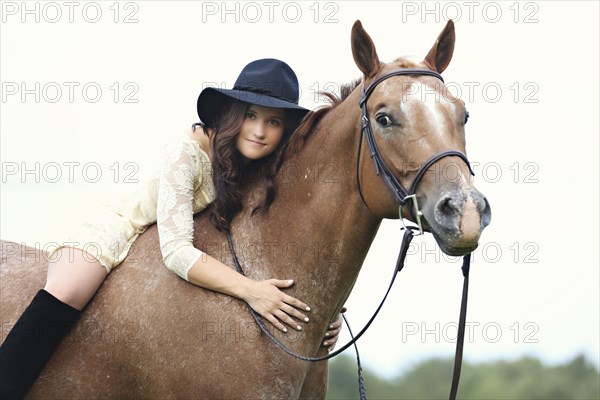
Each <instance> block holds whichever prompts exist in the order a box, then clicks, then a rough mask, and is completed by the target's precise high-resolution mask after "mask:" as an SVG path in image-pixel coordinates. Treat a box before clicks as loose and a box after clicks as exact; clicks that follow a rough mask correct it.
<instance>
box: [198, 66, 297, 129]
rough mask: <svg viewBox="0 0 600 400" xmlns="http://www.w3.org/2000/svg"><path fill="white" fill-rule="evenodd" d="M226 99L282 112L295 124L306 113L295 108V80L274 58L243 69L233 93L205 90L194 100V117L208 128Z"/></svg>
mask: <svg viewBox="0 0 600 400" xmlns="http://www.w3.org/2000/svg"><path fill="white" fill-rule="evenodd" d="M229 99H236V100H240V101H243V102H246V103H251V104H257V105H260V106H264V107H273V108H283V109H285V110H287V111H288V112H291V113H293V115H294V116H295V117H297V118H294V119H297V121H298V122H299V121H300V120H301V119H302V117H304V115H305V114H306V113H307V112H308V111H309V110H307V109H306V108H304V107H301V106H299V105H298V101H299V99H300V87H299V85H298V78H297V77H296V74H295V73H294V71H293V70H292V68H290V66H289V65H287V64H286V63H284V62H283V61H281V60H277V59H274V58H264V59H260V60H256V61H252V62H251V63H250V64H248V65H246V66H245V67H244V69H243V70H242V72H241V73H240V75H239V76H238V78H237V80H236V81H235V85H234V86H233V89H219V88H214V87H207V88H205V89H204V90H202V92H201V93H200V96H198V105H197V107H198V116H199V117H200V120H201V121H202V122H203V123H204V124H205V125H207V126H208V127H211V126H213V124H214V119H215V118H218V117H219V116H220V115H221V112H222V109H223V107H224V106H225V105H227V104H228V100H229Z"/></svg>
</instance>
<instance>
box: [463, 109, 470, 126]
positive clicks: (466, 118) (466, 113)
mask: <svg viewBox="0 0 600 400" xmlns="http://www.w3.org/2000/svg"><path fill="white" fill-rule="evenodd" d="M467 121H469V112H468V111H465V121H464V122H463V125H466V124H467Z"/></svg>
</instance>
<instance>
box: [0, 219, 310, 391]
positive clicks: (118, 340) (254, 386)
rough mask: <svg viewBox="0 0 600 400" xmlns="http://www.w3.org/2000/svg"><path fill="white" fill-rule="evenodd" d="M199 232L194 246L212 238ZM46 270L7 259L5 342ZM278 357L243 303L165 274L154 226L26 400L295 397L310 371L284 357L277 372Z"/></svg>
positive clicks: (43, 262)
mask: <svg viewBox="0 0 600 400" xmlns="http://www.w3.org/2000/svg"><path fill="white" fill-rule="evenodd" d="M202 225H204V226H206V224H202ZM197 227H198V224H197V225H196V229H197ZM204 230H205V231H204V232H202V233H203V235H202V234H201V235H199V236H200V237H203V236H205V237H207V238H213V239H214V238H215V237H216V236H214V232H212V233H211V232H210V229H208V230H206V228H205V229H204ZM215 240H216V241H219V240H220V239H215ZM5 243H7V244H10V242H5ZM19 249H20V250H28V251H30V249H23V248H21V247H19ZM46 270H47V260H45V259H44V257H38V259H37V261H36V260H35V259H26V260H22V259H19V258H15V256H14V255H11V256H9V257H6V259H3V263H2V267H1V271H0V274H1V275H0V277H1V278H2V279H1V281H0V284H1V288H2V311H1V317H2V319H1V321H2V323H3V327H4V326H5V324H6V325H7V327H8V329H6V332H4V330H3V334H4V336H5V335H6V333H8V330H9V329H10V326H12V324H14V322H15V321H16V319H17V318H18V316H19V315H20V314H21V312H22V311H23V310H24V309H25V307H26V306H27V304H28V303H29V301H30V300H31V298H32V297H33V296H34V295H35V292H36V291H37V290H39V289H40V288H42V287H43V285H44V282H45V277H46ZM269 350H272V351H269ZM283 357H288V356H285V355H283V356H282V354H281V352H280V351H279V350H278V349H275V348H274V347H272V344H270V343H267V341H266V340H265V338H264V336H263V335H261V334H260V333H259V331H258V329H257V327H256V326H255V324H254V321H253V320H252V318H251V317H250V314H249V312H248V310H247V307H246V305H245V303H243V302H242V301H240V300H237V299H234V298H232V297H229V296H224V295H221V294H217V293H215V292H212V291H208V290H199V289H198V288H197V287H195V286H194V285H191V284H189V283H188V282H186V281H184V280H182V279H181V278H179V277H177V276H176V275H175V274H173V273H172V272H171V271H169V270H167V268H165V266H164V264H163V261H162V256H161V253H160V247H159V245H158V233H157V229H156V225H154V226H151V227H150V228H149V229H148V230H147V231H146V232H145V233H144V234H142V235H140V237H139V238H138V239H137V240H136V242H135V244H134V247H133V248H132V250H131V252H130V254H129V255H128V257H127V259H126V260H125V261H124V262H123V263H122V264H121V265H119V266H118V267H117V268H116V269H115V270H113V272H111V273H110V275H109V276H108V278H107V279H106V281H105V283H104V284H103V285H102V287H101V288H100V289H99V290H98V292H97V294H96V295H95V297H94V298H93V299H92V301H91V302H90V303H89V304H88V306H87V307H86V308H85V310H84V312H83V313H82V316H81V319H80V320H79V321H78V323H77V324H76V326H75V327H74V329H73V330H72V331H71V333H70V334H69V336H68V337H66V338H65V339H64V340H63V342H62V343H61V345H60V346H59V348H58V349H57V351H56V353H55V354H54V356H53V357H52V358H51V360H50V361H49V362H48V364H47V365H46V367H45V368H44V370H43V371H42V374H41V375H40V377H39V379H38V380H37V381H36V383H35V384H34V386H33V387H32V389H31V391H30V392H29V395H28V398H32V399H37V398H44V399H55V398H56V399H58V398H61V399H62V398H73V399H78V398H81V399H83V398H85V399H90V398H104V399H105V398H161V399H167V398H239V397H240V394H241V393H244V394H245V395H249V396H254V397H265V398H271V397H273V398H281V397H286V398H289V397H290V394H292V395H291V397H297V396H298V395H299V388H300V387H301V386H302V381H303V379H304V373H306V365H302V364H301V362H298V361H296V360H291V359H289V358H286V359H285V360H286V361H285V362H286V366H285V368H283V365H282V362H281V360H282V359H283ZM257 365H260V367H257ZM302 371H304V373H302ZM274 379H275V380H276V381H278V382H277V384H276V385H273V383H274V382H273V380H274ZM261 388H269V389H268V390H269V392H262V391H263V390H264V389H261ZM257 390H259V391H258V392H257ZM294 393H296V394H295V395H294Z"/></svg>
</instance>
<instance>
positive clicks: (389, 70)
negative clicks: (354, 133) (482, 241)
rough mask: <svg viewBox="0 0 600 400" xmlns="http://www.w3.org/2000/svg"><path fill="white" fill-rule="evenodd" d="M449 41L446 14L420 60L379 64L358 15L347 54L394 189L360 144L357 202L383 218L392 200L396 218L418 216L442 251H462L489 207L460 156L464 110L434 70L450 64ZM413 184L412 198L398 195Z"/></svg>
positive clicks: (471, 243) (471, 244) (390, 214)
mask: <svg viewBox="0 0 600 400" xmlns="http://www.w3.org/2000/svg"><path fill="white" fill-rule="evenodd" d="M454 41H455V35H454V24H453V23H452V21H449V22H448V23H447V25H446V27H445V28H444V30H443V31H442V33H440V35H439V37H438V38H437V40H436V42H435V44H434V45H433V47H432V48H431V50H430V51H429V53H428V54H427V56H426V57H425V59H424V60H422V61H420V60H419V61H416V60H412V59H409V58H398V59H397V60H395V61H393V62H391V63H389V64H386V63H383V62H381V61H380V60H379V58H378V56H377V52H376V50H375V45H374V44H373V41H372V40H371V38H370V37H369V35H368V34H367V32H366V31H365V30H364V29H363V27H362V25H361V23H360V21H356V23H355V24H354V26H353V28H352V53H353V56H354V60H355V62H356V65H357V66H358V68H359V69H360V70H361V71H362V72H363V74H364V77H363V84H364V89H363V90H366V92H365V93H366V96H364V95H363V99H365V97H366V100H364V103H365V105H366V110H363V120H366V119H368V123H366V125H370V129H371V132H372V137H373V139H374V140H373V141H374V143H375V144H374V147H375V148H377V149H378V151H379V152H380V153H381V157H382V159H383V163H384V164H385V165H387V168H388V169H389V172H390V176H391V177H392V179H391V180H396V181H397V182H396V183H399V184H400V185H399V186H400V188H401V189H397V190H395V192H396V193H398V192H399V194H396V195H394V190H393V186H394V184H390V185H389V187H388V186H387V185H386V184H385V182H384V179H382V177H377V176H376V174H375V169H374V168H373V163H372V162H371V161H370V160H369V157H368V154H367V153H366V151H365V153H364V155H367V156H366V157H364V155H363V157H361V159H360V165H359V175H360V187H361V190H362V194H363V196H364V199H365V202H366V204H367V205H368V207H369V209H370V210H371V211H372V212H374V213H375V214H376V215H378V216H380V217H383V218H397V217H398V204H399V203H402V202H403V203H405V204H404V206H403V207H402V209H401V210H402V211H401V212H402V216H403V217H405V218H408V219H410V220H412V221H415V222H418V221H417V220H418V219H420V220H421V224H422V226H423V228H424V229H425V230H427V231H429V232H431V233H432V234H433V236H434V237H435V239H436V241H437V242H438V244H439V245H440V247H441V249H442V250H443V251H444V252H445V253H447V254H450V255H463V254H466V253H469V252H471V251H472V250H474V249H475V248H476V247H477V243H478V241H479V237H480V235H481V232H482V231H483V229H484V228H485V227H486V226H487V225H488V224H489V222H490V218H491V211H490V206H489V204H488V201H487V199H486V198H485V196H483V194H481V193H480V192H479V191H478V190H477V189H475V187H474V186H473V183H472V181H471V173H470V168H469V165H468V162H467V161H466V157H464V156H463V155H464V154H466V152H465V124H466V123H467V119H468V115H469V114H468V113H467V110H466V109H465V103H464V102H463V101H462V100H460V99H457V98H455V97H454V96H452V95H451V94H450V93H449V92H448V90H446V87H445V85H444V83H443V81H442V80H441V76H439V75H438V74H441V73H442V72H443V71H444V70H445V69H446V67H447V66H448V64H449V63H450V60H451V58H452V53H453V50H454ZM406 68H410V69H416V70H409V71H406V70H405V69H406ZM398 71H402V72H398ZM407 72H408V73H407ZM430 72H432V73H431V74H429V75H428V74H427V73H430ZM365 111H366V112H365ZM365 116H366V118H365ZM363 124H364V122H363ZM366 128H367V129H368V126H367V127H366ZM366 136H368V134H366ZM367 143H368V140H367ZM448 151H450V153H447V152H448ZM372 152H373V150H372V148H371V153H372ZM459 153H460V154H459ZM436 155H439V156H441V157H440V158H439V159H436V158H435V157H436ZM432 157H434V159H432ZM428 161H429V162H428ZM384 169H385V167H384ZM382 174H383V172H382ZM396 186H398V185H397V184H396ZM405 188H406V189H405ZM413 190H414V194H415V195H416V196H415V198H416V202H415V201H414V199H410V198H406V196H407V195H411V194H413V193H412V192H413ZM382 194H383V195H382ZM417 204H418V206H417Z"/></svg>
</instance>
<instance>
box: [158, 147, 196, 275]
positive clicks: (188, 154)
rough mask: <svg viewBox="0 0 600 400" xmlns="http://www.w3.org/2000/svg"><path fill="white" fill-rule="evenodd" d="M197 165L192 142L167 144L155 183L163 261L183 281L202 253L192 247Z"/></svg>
mask: <svg viewBox="0 0 600 400" xmlns="http://www.w3.org/2000/svg"><path fill="white" fill-rule="evenodd" d="M197 163H198V155H197V152H196V149H194V147H193V144H192V143H190V142H187V141H181V140H180V141H177V142H170V143H168V144H167V145H166V146H165V155H164V162H163V165H162V168H161V171H160V178H159V182H158V199H157V210H156V214H157V215H156V217H157V220H156V222H157V225H158V236H159V240H160V250H161V252H162V256H163V261H164V262H165V265H166V266H167V268H169V269H170V270H171V271H173V272H175V273H176V274H177V275H179V276H180V277H182V278H183V279H185V280H188V276H187V275H188V271H189V270H190V268H192V266H193V265H194V263H195V262H196V261H197V260H198V258H199V257H200V256H201V255H202V254H203V253H202V251H200V250H199V249H197V248H195V247H194V245H193V237H194V213H193V208H192V202H193V201H194V184H195V183H196V182H195V181H196V180H198V179H201V177H200V176H199V173H198V168H197Z"/></svg>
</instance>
